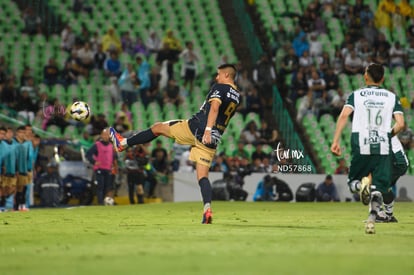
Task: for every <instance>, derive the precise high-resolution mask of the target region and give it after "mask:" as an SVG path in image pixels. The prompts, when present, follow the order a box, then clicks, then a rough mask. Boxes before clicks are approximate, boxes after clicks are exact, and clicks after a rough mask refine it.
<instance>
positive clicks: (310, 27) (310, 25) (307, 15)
mask: <svg viewBox="0 0 414 275" xmlns="http://www.w3.org/2000/svg"><path fill="white" fill-rule="evenodd" d="M314 22H315V16H314V14H313V13H311V12H310V11H309V10H308V9H306V10H305V11H304V12H303V15H301V16H299V25H300V27H301V28H302V30H303V31H304V32H306V33H310V32H312V31H314V29H315V26H314Z"/></svg>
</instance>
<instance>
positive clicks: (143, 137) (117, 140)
mask: <svg viewBox="0 0 414 275" xmlns="http://www.w3.org/2000/svg"><path fill="white" fill-rule="evenodd" d="M153 127H154V128H161V130H160V133H161V134H162V133H163V131H165V129H163V127H164V128H165V127H166V126H165V125H164V126H163V125H162V124H161V123H158V124H155V125H154V126H153ZM153 127H151V128H148V129H146V130H143V131H141V132H139V133H138V134H136V135H133V136H132V137H130V138H128V139H127V138H124V137H123V136H122V135H121V134H119V133H118V132H117V131H116V130H115V129H114V128H113V127H109V139H110V140H111V142H112V144H113V145H114V147H115V149H116V150H117V151H118V152H122V151H123V150H125V149H126V148H127V147H128V146H133V145H136V144H144V143H147V142H150V141H152V140H153V139H155V138H156V137H158V135H155V134H154V132H153Z"/></svg>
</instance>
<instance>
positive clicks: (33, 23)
mask: <svg viewBox="0 0 414 275" xmlns="http://www.w3.org/2000/svg"><path fill="white" fill-rule="evenodd" d="M23 20H24V25H25V26H24V32H25V33H27V34H29V35H35V34H41V33H42V25H41V24H42V19H41V18H40V16H38V15H37V14H36V12H35V11H34V10H33V8H32V7H31V6H29V7H27V8H26V10H25V11H24V12H23Z"/></svg>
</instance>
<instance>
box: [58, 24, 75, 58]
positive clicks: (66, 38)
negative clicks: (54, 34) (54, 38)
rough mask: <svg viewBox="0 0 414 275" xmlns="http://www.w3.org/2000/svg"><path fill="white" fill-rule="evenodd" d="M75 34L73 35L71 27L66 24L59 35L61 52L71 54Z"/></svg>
mask: <svg viewBox="0 0 414 275" xmlns="http://www.w3.org/2000/svg"><path fill="white" fill-rule="evenodd" d="M75 39H76V36H75V33H73V31H72V27H71V26H70V25H69V24H67V25H66V26H65V27H64V28H63V30H62V33H61V44H60V47H61V49H62V50H64V51H67V52H71V51H72V48H73V46H74V45H75Z"/></svg>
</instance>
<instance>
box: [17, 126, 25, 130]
mask: <svg viewBox="0 0 414 275" xmlns="http://www.w3.org/2000/svg"><path fill="white" fill-rule="evenodd" d="M24 130H26V126H24V125H22V126H19V127H17V129H16V131H24Z"/></svg>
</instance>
